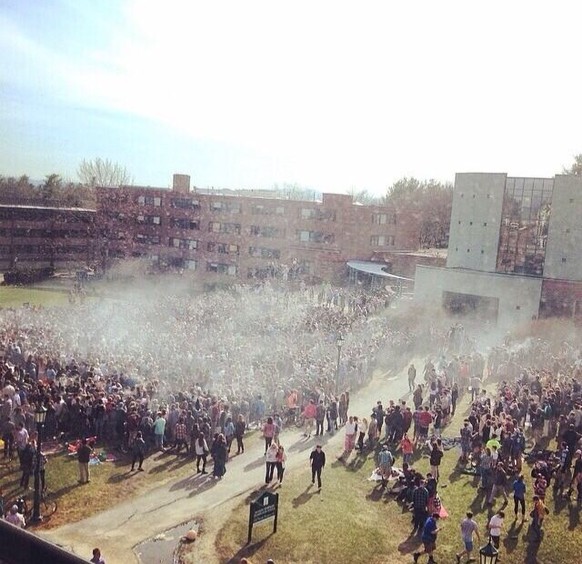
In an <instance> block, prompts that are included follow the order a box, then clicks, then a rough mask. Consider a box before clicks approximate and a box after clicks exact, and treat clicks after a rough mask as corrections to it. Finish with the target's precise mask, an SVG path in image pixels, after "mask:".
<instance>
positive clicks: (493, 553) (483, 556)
mask: <svg viewBox="0 0 582 564" xmlns="http://www.w3.org/2000/svg"><path fill="white" fill-rule="evenodd" d="M498 557H499V551H498V550H497V549H496V548H495V547H494V546H493V544H491V537H489V542H488V543H487V544H486V545H485V546H484V547H483V548H481V550H479V564H497V559H498Z"/></svg>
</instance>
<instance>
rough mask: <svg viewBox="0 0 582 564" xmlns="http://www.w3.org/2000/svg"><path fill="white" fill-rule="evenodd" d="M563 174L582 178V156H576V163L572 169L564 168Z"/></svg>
mask: <svg viewBox="0 0 582 564" xmlns="http://www.w3.org/2000/svg"><path fill="white" fill-rule="evenodd" d="M562 174H573V175H574V176H582V154H580V155H574V162H573V163H572V166H571V167H570V168H566V167H564V168H562Z"/></svg>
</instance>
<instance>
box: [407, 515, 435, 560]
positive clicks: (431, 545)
mask: <svg viewBox="0 0 582 564" xmlns="http://www.w3.org/2000/svg"><path fill="white" fill-rule="evenodd" d="M439 519H440V516H439V514H438V513H433V514H432V515H431V516H430V517H429V518H428V519H427V520H426V521H425V523H424V527H423V529H422V544H423V545H424V551H423V552H415V553H414V554H413V555H412V557H413V558H414V562H418V559H419V558H420V557H421V556H422V555H423V554H427V555H428V564H433V563H434V562H435V560H434V558H433V557H432V554H433V552H434V551H435V550H436V541H437V534H438V532H439V531H440V530H441V529H440V527H438V525H437V523H438V520H439Z"/></svg>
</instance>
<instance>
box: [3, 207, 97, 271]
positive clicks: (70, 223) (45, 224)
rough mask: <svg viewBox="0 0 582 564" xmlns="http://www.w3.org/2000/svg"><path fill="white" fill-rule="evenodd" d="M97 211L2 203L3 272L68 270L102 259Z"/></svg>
mask: <svg viewBox="0 0 582 564" xmlns="http://www.w3.org/2000/svg"><path fill="white" fill-rule="evenodd" d="M95 219H96V211H95V210H94V209H84V208H69V207H64V206H58V205H51V206H48V205H46V203H43V202H42V201H38V202H31V201H27V202H18V203H15V202H11V203H8V202H5V203H2V204H0V269H1V270H9V269H11V268H13V267H14V266H17V265H18V266H23V267H28V266H34V267H44V266H55V267H68V266H73V265H77V264H90V263H92V262H94V261H95V259H96V257H98V256H100V251H99V250H98V249H97V245H96V240H95V233H96V231H95Z"/></svg>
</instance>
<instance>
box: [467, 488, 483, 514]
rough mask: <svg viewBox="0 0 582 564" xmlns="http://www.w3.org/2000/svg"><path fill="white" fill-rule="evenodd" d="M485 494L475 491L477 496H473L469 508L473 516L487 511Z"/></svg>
mask: <svg viewBox="0 0 582 564" xmlns="http://www.w3.org/2000/svg"><path fill="white" fill-rule="evenodd" d="M485 494H486V492H485V490H477V494H476V495H475V498H474V499H473V501H472V502H471V505H470V506H469V507H470V509H471V511H472V512H473V513H474V514H478V513H482V512H483V511H485V510H486V509H488V507H487V496H486V495H485Z"/></svg>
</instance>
